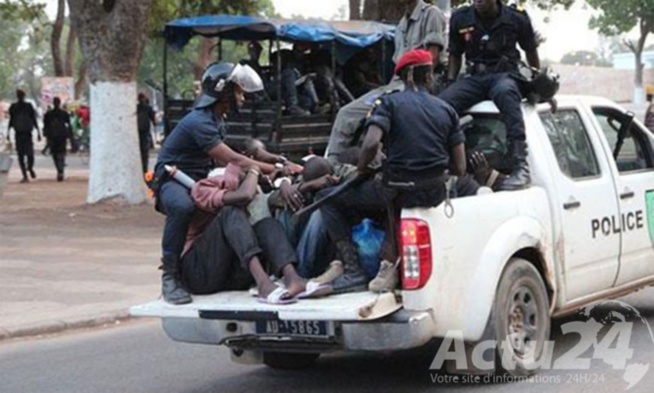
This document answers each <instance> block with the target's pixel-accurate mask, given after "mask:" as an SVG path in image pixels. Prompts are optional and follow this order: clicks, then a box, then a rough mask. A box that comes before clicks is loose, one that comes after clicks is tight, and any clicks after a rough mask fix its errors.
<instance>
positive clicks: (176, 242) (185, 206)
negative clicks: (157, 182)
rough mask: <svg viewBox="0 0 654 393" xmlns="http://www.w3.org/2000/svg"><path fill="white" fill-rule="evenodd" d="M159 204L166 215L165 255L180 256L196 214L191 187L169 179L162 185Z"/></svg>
mask: <svg viewBox="0 0 654 393" xmlns="http://www.w3.org/2000/svg"><path fill="white" fill-rule="evenodd" d="M158 198H159V205H160V207H161V210H162V212H163V213H164V214H165V215H166V222H165V224H164V230H163V237H162V239H161V249H162V252H163V255H164V256H165V255H174V256H176V257H180V256H181V254H182V251H183V250H184V244H185V243H186V234H187V232H188V228H189V225H190V224H191V220H192V219H193V215H194V214H195V204H194V203H193V200H192V199H191V195H190V194H189V189H188V188H186V187H184V186H183V185H181V184H179V183H177V182H176V181H173V180H169V181H167V182H165V183H164V184H162V185H161V189H160V190H159V194H158Z"/></svg>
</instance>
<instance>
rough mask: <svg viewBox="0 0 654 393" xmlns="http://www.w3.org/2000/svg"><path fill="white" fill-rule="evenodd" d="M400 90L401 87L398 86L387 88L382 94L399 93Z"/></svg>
mask: <svg viewBox="0 0 654 393" xmlns="http://www.w3.org/2000/svg"><path fill="white" fill-rule="evenodd" d="M402 90H403V89H402V88H400V87H396V88H393V89H387V90H384V92H383V93H382V95H383V96H387V95H390V94H394V93H400V92H402Z"/></svg>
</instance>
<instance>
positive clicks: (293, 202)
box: [279, 181, 304, 211]
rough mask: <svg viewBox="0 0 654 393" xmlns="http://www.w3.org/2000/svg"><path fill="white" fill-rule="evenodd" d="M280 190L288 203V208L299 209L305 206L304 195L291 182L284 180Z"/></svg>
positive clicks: (286, 203) (283, 198)
mask: <svg viewBox="0 0 654 393" xmlns="http://www.w3.org/2000/svg"><path fill="white" fill-rule="evenodd" d="M279 192H280V195H281V197H282V200H283V201H284V204H285V205H286V208H287V209H289V210H292V211H297V210H299V209H301V208H302V206H304V197H303V196H302V193H300V192H299V191H298V190H297V189H296V188H295V187H294V186H293V185H292V184H291V183H290V182H288V181H284V182H282V185H281V186H280V187H279Z"/></svg>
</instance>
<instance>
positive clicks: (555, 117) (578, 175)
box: [540, 110, 600, 179]
mask: <svg viewBox="0 0 654 393" xmlns="http://www.w3.org/2000/svg"><path fill="white" fill-rule="evenodd" d="M540 117H541V120H542V121H543V126H544V127H545V131H546V132H547V136H548V137H549V140H550V143H551V144H552V148H553V149H554V153H555V154H556V160H557V162H558V164H559V169H561V172H563V173H564V174H565V175H566V176H568V177H569V178H571V179H583V178H588V177H594V176H598V175H599V174H600V170H599V165H598V164H597V158H596V157H595V152H594V150H593V147H592V145H591V143H590V140H589V138H588V132H587V130H586V127H585V126H584V124H583V122H582V121H581V118H580V117H579V114H578V113H577V111H575V110H559V111H558V112H556V113H554V114H553V113H549V112H548V113H541V114H540Z"/></svg>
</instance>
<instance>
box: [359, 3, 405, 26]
mask: <svg viewBox="0 0 654 393" xmlns="http://www.w3.org/2000/svg"><path fill="white" fill-rule="evenodd" d="M403 15H404V5H403V4H402V2H400V1H397V0H365V3H364V6H363V19H365V20H376V21H380V22H386V23H397V22H398V21H399V20H400V19H402V16H403Z"/></svg>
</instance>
